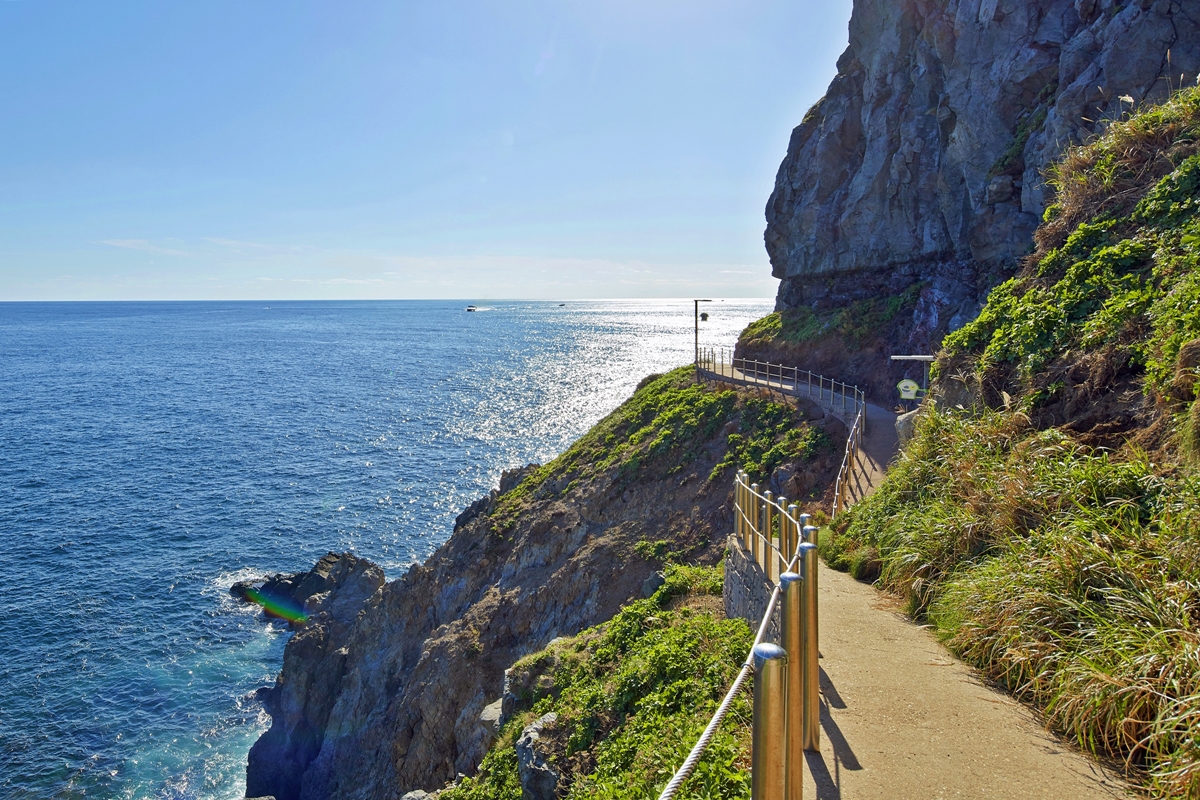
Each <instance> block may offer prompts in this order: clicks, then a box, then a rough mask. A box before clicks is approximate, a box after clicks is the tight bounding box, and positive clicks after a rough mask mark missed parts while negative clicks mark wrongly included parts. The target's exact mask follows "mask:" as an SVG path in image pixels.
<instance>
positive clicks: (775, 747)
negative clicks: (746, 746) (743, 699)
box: [750, 642, 787, 800]
mask: <svg viewBox="0 0 1200 800" xmlns="http://www.w3.org/2000/svg"><path fill="white" fill-rule="evenodd" d="M753 652H754V731H753V733H752V734H751V736H752V738H751V745H750V797H751V798H753V800H783V797H784V795H783V786H784V766H785V759H786V753H785V752H784V729H785V726H786V724H787V722H786V717H785V714H784V712H785V709H786V703H787V653H786V652H785V651H784V649H783V648H782V647H780V646H779V645H776V644H769V643H766V642H764V643H763V644H760V645H757V646H756V647H755V648H754V651H753Z"/></svg>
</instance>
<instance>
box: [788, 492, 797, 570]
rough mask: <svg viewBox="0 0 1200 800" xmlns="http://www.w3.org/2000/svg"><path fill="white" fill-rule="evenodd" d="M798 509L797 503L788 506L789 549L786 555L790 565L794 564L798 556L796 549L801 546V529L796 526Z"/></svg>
mask: <svg viewBox="0 0 1200 800" xmlns="http://www.w3.org/2000/svg"><path fill="white" fill-rule="evenodd" d="M796 509H797V506H796V504H795V503H792V504H791V505H790V506H788V547H787V553H786V555H787V560H788V563H789V564H791V563H792V558H793V557H794V556H795V555H796V548H797V547H798V546H799V544H800V529H799V528H798V527H797V526H796V523H797V519H796Z"/></svg>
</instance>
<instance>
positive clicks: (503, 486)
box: [500, 464, 542, 494]
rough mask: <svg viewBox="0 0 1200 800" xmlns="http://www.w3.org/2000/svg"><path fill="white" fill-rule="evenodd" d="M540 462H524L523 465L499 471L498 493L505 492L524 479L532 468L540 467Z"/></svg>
mask: <svg viewBox="0 0 1200 800" xmlns="http://www.w3.org/2000/svg"><path fill="white" fill-rule="evenodd" d="M541 466H542V465H541V464H526V465H525V466H523V467H516V468H514V469H506V470H504V471H503V472H501V473H500V494H507V493H508V492H511V491H512V490H513V489H515V488H517V486H518V485H519V484H520V483H521V481H523V480H525V479H526V478H527V477H529V476H530V475H531V474H533V472H534V470H537V469H540V468H541Z"/></svg>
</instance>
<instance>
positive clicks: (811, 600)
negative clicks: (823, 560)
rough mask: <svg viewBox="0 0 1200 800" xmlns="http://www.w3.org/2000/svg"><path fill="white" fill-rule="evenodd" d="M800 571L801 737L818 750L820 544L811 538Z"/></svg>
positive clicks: (803, 547)
mask: <svg viewBox="0 0 1200 800" xmlns="http://www.w3.org/2000/svg"><path fill="white" fill-rule="evenodd" d="M800 551H801V553H802V555H801V556H800V563H801V567H802V568H801V571H800V574H801V575H802V576H803V578H804V591H803V593H802V594H803V596H802V598H801V601H800V607H801V611H800V616H801V618H802V619H803V623H802V624H801V626H800V652H801V663H800V665H799V668H800V672H801V682H802V683H803V685H804V689H803V692H802V693H803V695H804V700H803V701H802V706H803V712H802V713H803V715H804V722H803V725H802V727H801V731H802V733H801V737H800V738H801V740H802V742H803V747H804V749H805V750H808V751H810V752H814V753H815V752H818V751H820V749H821V704H820V680H819V679H820V674H821V666H820V662H819V661H818V660H817V659H818V657H819V652H820V649H819V645H820V642H819V632H818V630H817V548H816V545H814V544H813V543H812V542H805V543H803V544H802V545H800Z"/></svg>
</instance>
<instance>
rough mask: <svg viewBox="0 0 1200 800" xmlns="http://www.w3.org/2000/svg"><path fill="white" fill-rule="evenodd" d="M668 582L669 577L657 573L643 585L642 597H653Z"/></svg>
mask: <svg viewBox="0 0 1200 800" xmlns="http://www.w3.org/2000/svg"><path fill="white" fill-rule="evenodd" d="M666 582H667V576H666V575H664V574H663V573H661V572H656V573H654V574H653V575H651V576H650V577H649V578H646V580H645V581H644V582H643V583H642V597H653V596H654V593H655V592H657V591H658V590H659V589H660V588H662V586H663V584H665V583H666Z"/></svg>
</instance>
